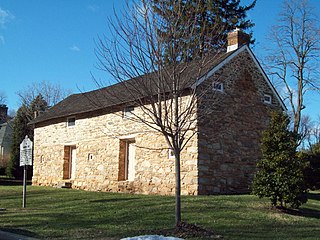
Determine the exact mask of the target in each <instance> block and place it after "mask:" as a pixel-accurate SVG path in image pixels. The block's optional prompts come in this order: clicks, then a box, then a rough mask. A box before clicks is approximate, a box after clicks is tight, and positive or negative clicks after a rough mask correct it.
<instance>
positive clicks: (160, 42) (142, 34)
mask: <svg viewBox="0 0 320 240" xmlns="http://www.w3.org/2000/svg"><path fill="white" fill-rule="evenodd" d="M201 2H202V1H200V0H197V1H194V8H196V12H197V11H198V9H197V8H200V7H201V6H202V5H201ZM150 3H151V4H150ZM170 4H171V6H170V8H171V9H174V11H167V9H168V4H167V2H166V1H159V2H157V12H155V11H154V5H153V4H152V2H151V1H147V0H141V1H138V2H134V1H133V2H131V5H130V6H127V9H126V10H125V11H124V13H123V15H121V16H119V15H117V14H115V18H114V20H112V19H110V21H109V26H110V28H111V31H112V37H111V38H107V37H100V38H99V39H98V41H97V48H96V55H97V58H98V64H99V68H100V69H101V70H102V71H106V72H108V73H109V74H111V76H112V82H111V83H114V81H116V82H117V83H118V86H121V89H122V91H121V92H116V93H114V92H112V91H110V90H108V88H107V89H104V90H103V93H107V94H106V95H105V97H106V98H107V99H108V101H111V102H112V101H113V99H116V102H117V103H118V104H119V102H122V103H123V104H124V105H125V106H126V105H127V106H135V108H137V109H138V110H139V111H137V112H140V113H141V114H138V113H137V114H136V113H135V111H134V112H133V115H134V118H132V119H131V120H132V121H137V122H140V123H142V124H144V125H145V126H148V127H149V128H150V129H153V130H156V131H158V132H159V133H160V134H162V135H163V137H164V139H165V140H166V142H167V144H168V148H169V149H171V150H172V151H173V153H174V156H175V196H176V204H175V213H176V214H175V220H176V221H175V222H176V226H178V225H179V224H180V222H181V182H180V181H181V180H180V178H181V177H180V162H181V159H180V153H181V151H182V150H183V149H184V147H185V146H186V144H187V143H188V142H189V140H190V139H191V138H192V137H193V136H194V135H195V134H196V133H197V127H196V121H200V120H201V116H206V115H207V114H209V113H210V111H213V108H214V106H215V100H216V99H215V98H214V97H212V99H211V100H212V104H211V105H212V109H209V108H206V109H204V108H198V107H197V106H198V105H199V106H201V99H202V97H203V95H204V94H205V92H206V90H208V89H210V90H212V85H211V84H209V85H210V86H207V87H208V89H205V87H204V85H202V86H198V85H197V82H198V79H199V78H200V77H201V76H203V75H204V74H205V73H206V70H208V69H209V67H210V64H212V62H213V61H212V60H213V59H217V58H218V57H219V52H218V51H217V50H216V49H215V48H212V43H211V42H209V41H205V42H204V43H203V44H204V45H203V49H206V52H205V53H203V54H201V55H200V57H199V59H197V61H181V60H182V59H183V58H185V50H186V44H184V43H182V44H181V41H180V40H181V39H182V38H183V39H186V40H188V41H187V42H188V44H187V45H188V48H191V47H192V45H191V43H192V41H190V39H193V38H194V36H197V35H196V33H197V34H198V35H199V36H202V35H204V33H206V32H207V26H205V27H203V28H199V27H198V23H199V20H198V19H196V18H192V17H188V18H186V17H185V14H186V10H187V9H186V8H187V6H186V4H184V1H171V2H170ZM158 11H159V12H161V13H165V14H166V16H165V17H163V16H159V14H158ZM168 19H170V21H171V22H170V26H168V22H167V20H168ZM181 19H183V28H181V26H182V24H181ZM224 27H225V25H220V24H217V23H212V24H211V25H210V29H211V30H212V31H214V32H225V29H224ZM162 32H165V34H166V36H169V37H168V38H167V37H163V36H161V34H159V33H162ZM219 36H221V34H220V35H219ZM218 39H219V38H218V36H217V37H216V40H217V41H218ZM168 46H172V47H170V49H169V50H167V49H168ZM164 56H166V58H167V59H170V65H168V64H167V63H168V62H167V61H166V59H165V57H164ZM127 79H131V80H130V81H127ZM96 82H97V83H98V85H99V86H100V87H103V86H105V85H108V84H110V82H109V83H105V82H99V81H97V80H96ZM199 87H202V89H201V91H198V88H199ZM212 95H214V94H212ZM92 100H93V101H94V99H92ZM128 101H129V103H128ZM95 103H96V104H97V105H99V101H96V102H95Z"/></svg>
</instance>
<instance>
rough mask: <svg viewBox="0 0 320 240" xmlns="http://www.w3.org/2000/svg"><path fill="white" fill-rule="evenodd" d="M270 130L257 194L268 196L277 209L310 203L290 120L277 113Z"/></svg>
mask: <svg viewBox="0 0 320 240" xmlns="http://www.w3.org/2000/svg"><path fill="white" fill-rule="evenodd" d="M271 117H272V118H271V123H270V126H269V128H268V129H267V130H266V131H265V132H264V133H263V137H262V148H261V149H262V160H261V161H260V162H259V163H258V165H257V166H258V168H259V170H258V172H257V173H256V175H255V178H254V181H253V193H254V194H256V195H257V196H259V197H260V198H262V197H268V198H269V199H270V201H271V204H272V205H273V206H275V207H286V206H287V205H289V206H290V207H292V208H298V207H299V206H300V205H301V204H303V203H305V202H306V201H307V196H306V193H307V189H306V186H305V183H304V177H303V170H304V169H305V167H306V164H305V162H304V161H303V160H302V159H300V158H298V156H297V152H296V148H297V146H298V144H297V142H298V136H297V135H296V134H295V133H293V132H292V131H290V130H289V129H288V126H289V122H290V121H289V118H288V117H287V116H286V115H284V114H283V113H281V112H273V113H272V116H271Z"/></svg>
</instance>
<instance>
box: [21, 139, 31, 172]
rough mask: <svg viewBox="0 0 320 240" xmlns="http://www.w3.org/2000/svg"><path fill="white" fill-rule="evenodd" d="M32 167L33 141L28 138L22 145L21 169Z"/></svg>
mask: <svg viewBox="0 0 320 240" xmlns="http://www.w3.org/2000/svg"><path fill="white" fill-rule="evenodd" d="M22 166H32V141H31V140H30V139H29V138H28V136H26V137H25V139H23V141H22V142H21V144H20V167H22Z"/></svg>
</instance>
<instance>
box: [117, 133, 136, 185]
mask: <svg viewBox="0 0 320 240" xmlns="http://www.w3.org/2000/svg"><path fill="white" fill-rule="evenodd" d="M135 146H136V145H135V141H134V140H132V139H130V140H129V139H123V140H120V151H119V172H118V180H119V181H126V180H128V181H133V180H134V178H135V149H136V148H135Z"/></svg>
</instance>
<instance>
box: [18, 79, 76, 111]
mask: <svg viewBox="0 0 320 240" xmlns="http://www.w3.org/2000/svg"><path fill="white" fill-rule="evenodd" d="M17 95H18V96H19V98H20V104H21V106H23V105H26V106H30V105H31V103H32V102H33V101H34V99H36V98H37V96H39V95H41V96H42V98H43V100H44V101H46V103H47V105H48V106H49V107H51V106H53V105H55V104H56V103H58V102H60V101H61V100H63V99H64V98H65V97H67V96H68V95H70V90H67V89H64V88H62V87H61V86H60V85H59V84H53V83H51V82H48V81H42V82H39V83H36V82H34V83H31V84H30V85H29V86H27V87H26V88H25V89H23V90H21V91H19V92H17Z"/></svg>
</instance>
